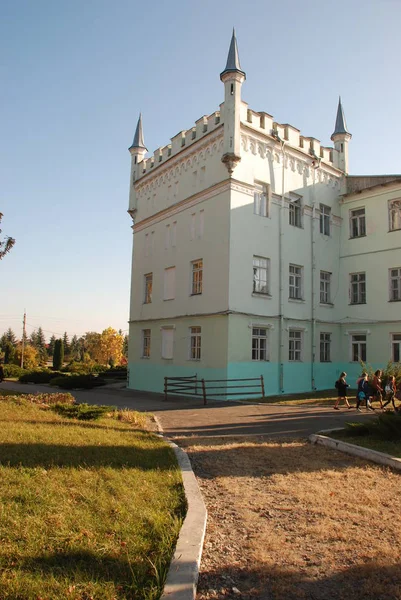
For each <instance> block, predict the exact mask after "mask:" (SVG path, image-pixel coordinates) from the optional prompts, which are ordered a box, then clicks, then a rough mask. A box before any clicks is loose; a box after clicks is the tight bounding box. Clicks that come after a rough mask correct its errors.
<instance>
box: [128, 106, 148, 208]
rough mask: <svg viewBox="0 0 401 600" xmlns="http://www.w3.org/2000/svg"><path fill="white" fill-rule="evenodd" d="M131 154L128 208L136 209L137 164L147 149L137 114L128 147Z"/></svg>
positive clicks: (140, 121)
mask: <svg viewBox="0 0 401 600" xmlns="http://www.w3.org/2000/svg"><path fill="white" fill-rule="evenodd" d="M128 150H129V152H130V154H131V179H130V188H129V210H130V211H133V210H135V209H136V202H135V189H134V183H135V179H136V178H137V175H138V168H140V167H139V166H138V165H139V164H140V163H141V162H142V161H143V159H144V157H145V154H146V152H147V151H148V150H147V148H146V146H145V142H144V140H143V130H142V115H141V114H140V115H139V119H138V123H137V126H136V130H135V135H134V141H133V142H132V145H131V146H130V147H129V148H128Z"/></svg>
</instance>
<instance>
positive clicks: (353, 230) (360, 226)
mask: <svg viewBox="0 0 401 600" xmlns="http://www.w3.org/2000/svg"><path fill="white" fill-rule="evenodd" d="M349 236H350V238H351V239H355V238H359V237H365V236H366V210H365V207H364V206H361V207H360V208H354V209H352V210H350V211H349Z"/></svg>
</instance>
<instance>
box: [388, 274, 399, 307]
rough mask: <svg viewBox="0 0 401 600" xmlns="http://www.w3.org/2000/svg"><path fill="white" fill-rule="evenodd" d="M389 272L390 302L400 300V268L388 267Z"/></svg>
mask: <svg viewBox="0 0 401 600" xmlns="http://www.w3.org/2000/svg"><path fill="white" fill-rule="evenodd" d="M389 273H390V302H397V301H398V300H401V268H399V269H389Z"/></svg>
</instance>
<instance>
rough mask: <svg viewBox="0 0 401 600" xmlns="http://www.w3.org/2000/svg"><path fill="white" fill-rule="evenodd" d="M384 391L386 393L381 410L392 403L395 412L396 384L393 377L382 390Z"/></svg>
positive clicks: (392, 376)
mask: <svg viewBox="0 0 401 600" xmlns="http://www.w3.org/2000/svg"><path fill="white" fill-rule="evenodd" d="M384 391H385V392H386V402H385V403H384V404H383V408H384V407H385V406H387V404H390V402H392V404H393V408H394V410H395V411H396V410H397V409H396V407H395V402H394V398H395V395H396V393H397V384H396V381H395V377H394V375H391V376H390V378H389V380H388V381H387V384H386V387H385V388H384Z"/></svg>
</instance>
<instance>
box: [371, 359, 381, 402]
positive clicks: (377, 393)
mask: <svg viewBox="0 0 401 600" xmlns="http://www.w3.org/2000/svg"><path fill="white" fill-rule="evenodd" d="M382 375H383V372H382V371H381V370H380V369H377V371H375V374H374V376H373V379H372V389H373V394H372V401H373V400H378V401H379V402H380V408H381V409H382V410H383V387H382Z"/></svg>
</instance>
